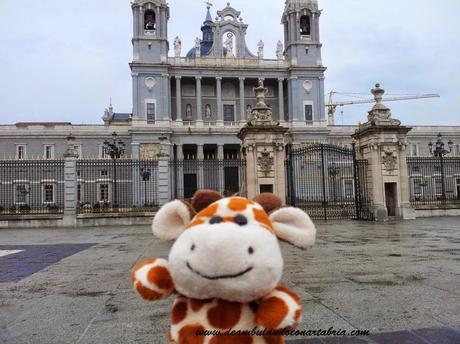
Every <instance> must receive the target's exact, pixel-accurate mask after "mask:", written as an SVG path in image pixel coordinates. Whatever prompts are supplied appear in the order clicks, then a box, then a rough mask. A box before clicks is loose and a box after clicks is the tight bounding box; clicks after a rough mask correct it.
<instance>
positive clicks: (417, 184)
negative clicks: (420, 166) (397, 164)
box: [414, 179, 422, 197]
mask: <svg viewBox="0 0 460 344" xmlns="http://www.w3.org/2000/svg"><path fill="white" fill-rule="evenodd" d="M421 195H422V180H421V179H414V196H416V197H420V196H421Z"/></svg>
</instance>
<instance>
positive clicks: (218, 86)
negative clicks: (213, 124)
mask: <svg viewBox="0 0 460 344" xmlns="http://www.w3.org/2000/svg"><path fill="white" fill-rule="evenodd" d="M216 92H217V125H221V126H223V124H224V109H223V106H222V78H221V77H219V76H218V77H216Z"/></svg>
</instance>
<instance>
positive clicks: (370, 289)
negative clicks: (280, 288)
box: [0, 217, 460, 344]
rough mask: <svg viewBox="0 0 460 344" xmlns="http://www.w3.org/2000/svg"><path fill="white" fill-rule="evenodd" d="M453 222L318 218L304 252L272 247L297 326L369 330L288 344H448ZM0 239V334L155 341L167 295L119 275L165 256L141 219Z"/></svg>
mask: <svg viewBox="0 0 460 344" xmlns="http://www.w3.org/2000/svg"><path fill="white" fill-rule="evenodd" d="M459 222H460V219H459V218H455V217H453V218H448V217H444V218H434V219H418V220H415V221H406V222H390V223H385V224H378V223H370V222H352V221H350V222H346V223H328V224H319V225H318V240H317V243H316V245H315V246H314V248H313V249H311V250H309V251H303V252H300V251H298V250H295V249H293V248H290V247H288V246H287V245H283V246H282V251H283V255H284V258H285V270H284V277H283V280H282V283H284V284H285V285H287V286H288V287H289V288H291V289H292V290H294V291H296V292H297V293H299V295H300V296H301V298H302V300H303V321H302V324H301V325H300V326H299V328H300V329H302V330H318V329H328V328H330V327H334V329H336V330H339V329H343V330H347V331H348V330H352V329H359V330H369V332H370V335H369V336H360V337H345V338H332V337H313V338H309V339H302V338H295V337H293V338H287V340H288V343H290V341H292V343H404V342H405V343H433V344H435V343H436V344H438V343H458V342H459V340H460V328H459V324H460V294H459V291H458V285H459V283H460V274H459V270H458V266H459V260H460V251H459V249H458V244H459V242H460V234H459V231H458V223H459ZM0 242H1V245H0V342H1V343H47V344H52V343H120V344H121V343H165V342H166V333H167V331H168V327H169V323H170V311H171V305H172V298H170V299H168V300H166V301H161V302H156V303H148V302H145V301H142V300H141V299H140V298H139V297H138V296H137V295H136V294H135V292H134V291H133V288H132V284H131V280H130V270H131V268H132V267H133V266H134V265H135V264H136V263H138V262H140V261H143V260H145V259H147V258H151V257H162V258H166V257H167V255H168V252H169V249H170V244H168V243H160V242H159V241H158V240H157V239H155V238H154V237H153V235H152V233H151V230H150V227H148V226H134V227H129V228H127V227H97V228H86V229H74V230H65V229H40V230H8V229H4V230H2V231H0ZM15 252H16V253H15ZM299 252H300V253H299ZM8 253H9V254H8Z"/></svg>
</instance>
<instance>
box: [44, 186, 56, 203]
mask: <svg viewBox="0 0 460 344" xmlns="http://www.w3.org/2000/svg"><path fill="white" fill-rule="evenodd" d="M43 201H44V202H45V203H54V185H53V184H46V185H43Z"/></svg>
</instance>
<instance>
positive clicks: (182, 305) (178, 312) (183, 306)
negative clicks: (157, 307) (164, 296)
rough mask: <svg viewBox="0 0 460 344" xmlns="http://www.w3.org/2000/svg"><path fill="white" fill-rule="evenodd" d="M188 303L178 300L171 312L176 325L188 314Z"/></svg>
mask: <svg viewBox="0 0 460 344" xmlns="http://www.w3.org/2000/svg"><path fill="white" fill-rule="evenodd" d="M187 308H188V307H187V303H186V302H178V303H176V304H175V305H174V307H173V309H172V312H171V319H172V323H173V324H174V325H176V324H178V323H180V322H181V321H182V320H184V319H185V317H186V316H187Z"/></svg>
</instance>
